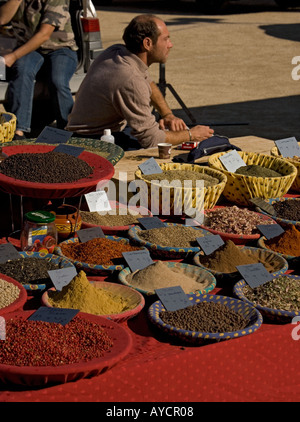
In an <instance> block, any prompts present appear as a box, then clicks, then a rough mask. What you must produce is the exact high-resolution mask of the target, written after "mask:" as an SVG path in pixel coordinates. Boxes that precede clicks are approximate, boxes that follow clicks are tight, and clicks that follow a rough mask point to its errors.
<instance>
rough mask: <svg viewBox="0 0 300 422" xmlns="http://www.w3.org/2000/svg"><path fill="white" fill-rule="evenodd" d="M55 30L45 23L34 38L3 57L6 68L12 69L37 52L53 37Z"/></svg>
mask: <svg viewBox="0 0 300 422" xmlns="http://www.w3.org/2000/svg"><path fill="white" fill-rule="evenodd" d="M54 28H55V27H54V26H53V25H49V24H48V23H43V24H42V25H41V27H40V29H39V31H38V32H36V33H35V34H34V35H33V36H32V38H30V40H28V41H27V42H26V43H25V44H23V45H21V46H20V47H19V48H17V49H16V50H14V51H13V52H12V53H9V54H6V55H5V56H3V57H4V60H5V64H6V66H8V67H11V66H12V65H13V64H14V63H15V61H16V60H18V59H20V58H21V57H23V56H25V55H26V54H28V53H31V52H32V51H35V50H37V49H38V48H39V47H40V46H41V45H42V44H43V43H44V42H45V41H47V40H48V39H49V38H50V37H51V35H52V32H53V31H54Z"/></svg>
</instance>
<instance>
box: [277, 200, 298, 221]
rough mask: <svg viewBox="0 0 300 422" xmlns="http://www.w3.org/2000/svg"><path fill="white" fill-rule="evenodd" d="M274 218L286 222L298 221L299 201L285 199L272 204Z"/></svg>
mask: <svg viewBox="0 0 300 422" xmlns="http://www.w3.org/2000/svg"><path fill="white" fill-rule="evenodd" d="M273 207H274V209H275V211H276V216H277V217H279V218H284V219H286V220H292V221H300V200H299V201H298V200H294V199H286V200H285V201H278V202H275V203H274V204H273Z"/></svg>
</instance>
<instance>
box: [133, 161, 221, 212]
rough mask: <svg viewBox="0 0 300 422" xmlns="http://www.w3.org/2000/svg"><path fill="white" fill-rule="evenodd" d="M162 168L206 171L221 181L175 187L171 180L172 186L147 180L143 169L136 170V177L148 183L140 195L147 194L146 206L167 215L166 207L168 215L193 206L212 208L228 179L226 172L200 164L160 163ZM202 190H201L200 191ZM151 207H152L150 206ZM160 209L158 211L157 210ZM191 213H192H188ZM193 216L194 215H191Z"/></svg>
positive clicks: (196, 207) (195, 207)
mask: <svg viewBox="0 0 300 422" xmlns="http://www.w3.org/2000/svg"><path fill="white" fill-rule="evenodd" d="M159 166H160V167H161V169H162V170H163V171H164V170H179V171H184V170H185V171H195V172H198V173H202V174H203V173H205V174H207V175H209V176H212V177H215V178H216V179H218V180H219V183H217V184H216V185H213V186H209V187H204V188H203V193H202V189H201V190H200V189H199V190H197V188H188V187H184V186H183V187H182V188H176V187H175V188H174V186H172V184H171V182H170V186H161V184H160V183H155V182H154V180H151V181H149V180H146V179H144V178H143V174H142V172H141V170H137V171H136V172H135V178H136V179H141V180H143V181H144V182H145V183H146V185H147V192H143V193H142V192H141V191H140V196H141V198H142V195H143V194H145V196H147V198H144V200H145V202H147V204H148V205H146V204H145V205H144V206H146V208H148V209H151V211H152V210H153V213H154V214H156V213H158V214H160V215H167V214H168V213H166V212H164V210H165V209H167V210H168V211H169V214H168V215H179V212H178V211H180V210H182V213H181V214H185V212H184V211H186V209H191V208H193V209H194V210H196V209H197V210H198V209H201V208H202V209H210V208H213V207H214V206H215V204H216V203H217V201H218V199H219V198H220V196H221V194H222V192H223V190H224V188H225V185H226V181H227V177H226V175H225V174H224V173H222V172H221V171H218V170H214V169H211V168H209V167H204V166H199V165H196V164H179V163H163V164H159ZM200 191H201V192H200ZM150 207H151V208H150ZM156 211H158V212H156ZM188 215H190V214H188ZM191 216H193V215H191Z"/></svg>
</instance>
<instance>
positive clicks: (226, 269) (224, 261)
mask: <svg viewBox="0 0 300 422" xmlns="http://www.w3.org/2000/svg"><path fill="white" fill-rule="evenodd" d="M199 259H200V262H201V264H202V265H204V266H205V267H207V268H209V269H211V270H214V271H218V272H221V273H232V272H236V271H237V269H236V267H237V266H238V265H248V264H257V263H258V262H259V259H258V257H254V256H252V255H249V253H248V252H247V250H243V249H242V248H239V247H238V246H236V245H235V244H234V243H233V242H232V241H231V240H228V241H226V242H225V243H224V245H222V246H221V247H220V248H219V249H217V250H216V251H214V252H213V253H212V254H210V255H205V256H200V258H199Z"/></svg>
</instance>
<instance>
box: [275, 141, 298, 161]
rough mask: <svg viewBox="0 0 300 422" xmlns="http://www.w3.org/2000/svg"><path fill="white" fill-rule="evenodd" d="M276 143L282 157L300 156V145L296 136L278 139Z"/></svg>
mask: <svg viewBox="0 0 300 422" xmlns="http://www.w3.org/2000/svg"><path fill="white" fill-rule="evenodd" d="M275 144H276V146H277V148H278V151H279V152H280V154H281V155H282V157H286V158H287V157H290V158H293V157H300V147H299V145H298V142H297V139H296V138H295V137H292V138H285V139H278V140H277V141H275Z"/></svg>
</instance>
